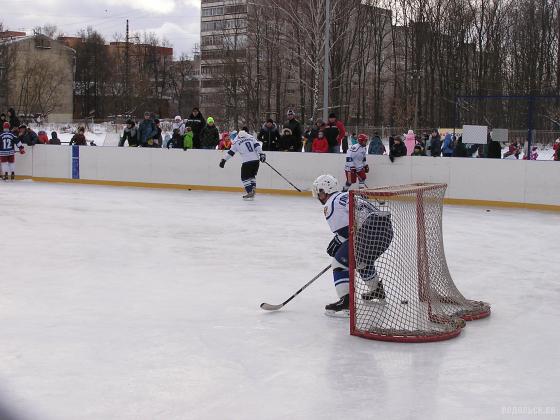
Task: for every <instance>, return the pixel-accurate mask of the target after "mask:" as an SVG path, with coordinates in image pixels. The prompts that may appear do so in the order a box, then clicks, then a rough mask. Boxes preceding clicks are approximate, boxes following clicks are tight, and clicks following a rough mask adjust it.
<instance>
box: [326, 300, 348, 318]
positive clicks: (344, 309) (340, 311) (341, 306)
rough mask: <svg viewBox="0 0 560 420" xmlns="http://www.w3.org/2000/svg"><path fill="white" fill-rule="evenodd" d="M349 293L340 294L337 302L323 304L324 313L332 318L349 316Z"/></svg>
mask: <svg viewBox="0 0 560 420" xmlns="http://www.w3.org/2000/svg"><path fill="white" fill-rule="evenodd" d="M349 308H350V295H344V296H342V297H341V298H340V299H339V300H338V301H337V302H334V303H330V304H328V305H327V306H325V315H327V316H332V317H334V318H348V317H350V310H349Z"/></svg>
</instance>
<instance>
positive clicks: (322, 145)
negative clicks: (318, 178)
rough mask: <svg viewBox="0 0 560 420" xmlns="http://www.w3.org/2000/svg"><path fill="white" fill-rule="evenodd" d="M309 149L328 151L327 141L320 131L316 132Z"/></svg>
mask: <svg viewBox="0 0 560 420" xmlns="http://www.w3.org/2000/svg"><path fill="white" fill-rule="evenodd" d="M311 151H312V152H313V153H328V152H329V142H328V141H327V138H326V137H325V134H324V133H323V132H322V131H319V132H318V133H317V137H316V138H314V139H313V143H312V148H311Z"/></svg>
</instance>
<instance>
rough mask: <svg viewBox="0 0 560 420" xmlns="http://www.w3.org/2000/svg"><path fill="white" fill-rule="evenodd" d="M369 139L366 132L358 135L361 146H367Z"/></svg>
mask: <svg viewBox="0 0 560 420" xmlns="http://www.w3.org/2000/svg"><path fill="white" fill-rule="evenodd" d="M367 141H368V137H367V136H366V135H365V134H359V135H358V143H360V145H361V146H365V145H366V144H367Z"/></svg>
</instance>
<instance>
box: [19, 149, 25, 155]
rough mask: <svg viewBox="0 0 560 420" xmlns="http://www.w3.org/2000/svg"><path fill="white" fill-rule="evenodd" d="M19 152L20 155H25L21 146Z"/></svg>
mask: <svg viewBox="0 0 560 420" xmlns="http://www.w3.org/2000/svg"><path fill="white" fill-rule="evenodd" d="M19 153H20V154H21V155H25V149H24V148H23V147H20V149H19Z"/></svg>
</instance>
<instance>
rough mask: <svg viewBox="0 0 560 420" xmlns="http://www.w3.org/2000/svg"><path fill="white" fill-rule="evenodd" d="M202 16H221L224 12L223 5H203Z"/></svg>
mask: <svg viewBox="0 0 560 420" xmlns="http://www.w3.org/2000/svg"><path fill="white" fill-rule="evenodd" d="M201 14H202V17H210V16H221V15H223V14H224V8H223V7H221V6H220V7H205V8H203V9H202V11H201Z"/></svg>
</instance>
